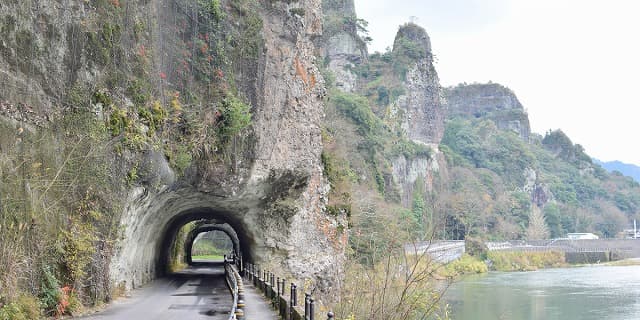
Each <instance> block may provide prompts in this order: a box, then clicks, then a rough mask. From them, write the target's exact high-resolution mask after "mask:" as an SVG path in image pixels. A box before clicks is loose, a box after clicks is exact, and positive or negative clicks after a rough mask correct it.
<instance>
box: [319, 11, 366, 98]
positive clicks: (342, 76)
mask: <svg viewBox="0 0 640 320" xmlns="http://www.w3.org/2000/svg"><path fill="white" fill-rule="evenodd" d="M322 9H323V13H324V33H323V37H322V44H321V45H320V47H321V49H322V51H323V55H324V57H325V58H326V59H327V61H328V68H329V70H331V71H332V72H333V74H334V75H335V85H336V87H337V88H338V89H340V90H342V91H345V92H353V90H354V89H355V88H356V85H357V76H356V74H354V73H353V71H352V69H353V68H354V67H355V66H356V65H358V64H360V63H361V62H362V61H364V60H366V59H367V46H366V44H365V42H364V41H363V40H362V39H361V38H360V37H359V36H358V30H357V23H358V19H357V16H356V10H355V5H354V2H353V0H324V1H322Z"/></svg>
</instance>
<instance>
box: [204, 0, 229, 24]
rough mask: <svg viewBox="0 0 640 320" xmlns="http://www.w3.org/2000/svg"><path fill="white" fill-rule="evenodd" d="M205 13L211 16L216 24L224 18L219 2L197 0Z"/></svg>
mask: <svg viewBox="0 0 640 320" xmlns="http://www.w3.org/2000/svg"><path fill="white" fill-rule="evenodd" d="M199 1H200V5H202V6H203V7H204V8H205V10H206V12H207V13H209V14H210V15H211V17H212V18H213V20H214V21H215V22H216V23H220V21H222V20H223V19H224V17H225V14H224V11H223V10H222V7H221V6H220V0H199Z"/></svg>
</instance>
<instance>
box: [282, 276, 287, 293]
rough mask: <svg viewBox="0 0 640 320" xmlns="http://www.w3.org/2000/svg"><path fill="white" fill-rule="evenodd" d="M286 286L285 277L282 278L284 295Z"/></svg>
mask: <svg viewBox="0 0 640 320" xmlns="http://www.w3.org/2000/svg"><path fill="white" fill-rule="evenodd" d="M285 288H286V286H285V280H284V278H282V295H283V296H284V290H285Z"/></svg>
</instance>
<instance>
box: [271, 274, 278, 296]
mask: <svg viewBox="0 0 640 320" xmlns="http://www.w3.org/2000/svg"><path fill="white" fill-rule="evenodd" d="M275 281H276V275H275V274H273V273H272V274H271V298H275V297H277V296H278V295H277V294H276V289H275V287H274V286H275V283H274V282H275Z"/></svg>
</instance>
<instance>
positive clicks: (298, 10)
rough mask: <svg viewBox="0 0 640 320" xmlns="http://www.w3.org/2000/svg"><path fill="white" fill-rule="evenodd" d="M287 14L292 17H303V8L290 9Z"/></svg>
mask: <svg viewBox="0 0 640 320" xmlns="http://www.w3.org/2000/svg"><path fill="white" fill-rule="evenodd" d="M289 12H291V14H292V15H297V16H301V17H304V8H291V9H289Z"/></svg>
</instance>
